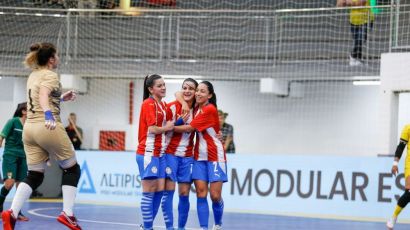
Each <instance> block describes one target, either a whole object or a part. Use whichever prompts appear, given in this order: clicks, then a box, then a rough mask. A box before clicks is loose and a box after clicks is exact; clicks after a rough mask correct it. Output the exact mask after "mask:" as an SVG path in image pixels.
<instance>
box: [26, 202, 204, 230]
mask: <svg viewBox="0 0 410 230" xmlns="http://www.w3.org/2000/svg"><path fill="white" fill-rule="evenodd" d="M54 209H61V207H52V208H36V209H30V210H28V213H30V214H31V215H33V216H39V217H44V218H49V219H56V218H57V216H50V215H45V214H41V213H38V211H45V210H54ZM76 209H78V208H76ZM78 220H79V221H81V222H88V223H95V224H112V225H123V226H134V227H139V224H130V223H120V222H112V221H99V220H85V219H78ZM154 227H155V228H160V229H166V227H164V226H154ZM185 229H187V230H200V229H198V228H185Z"/></svg>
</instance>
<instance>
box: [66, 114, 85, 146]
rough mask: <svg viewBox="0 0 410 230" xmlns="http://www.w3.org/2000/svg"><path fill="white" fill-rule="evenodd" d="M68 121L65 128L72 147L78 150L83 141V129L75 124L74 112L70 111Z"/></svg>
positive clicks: (75, 116)
mask: <svg viewBox="0 0 410 230" xmlns="http://www.w3.org/2000/svg"><path fill="white" fill-rule="evenodd" d="M68 122H69V124H68V126H67V127H66V128H65V130H66V131H67V134H68V137H69V138H70V140H71V142H72V143H73V146H74V149H75V150H80V149H81V144H82V143H83V130H82V129H81V128H80V127H78V126H77V115H76V114H75V113H70V116H69V117H68Z"/></svg>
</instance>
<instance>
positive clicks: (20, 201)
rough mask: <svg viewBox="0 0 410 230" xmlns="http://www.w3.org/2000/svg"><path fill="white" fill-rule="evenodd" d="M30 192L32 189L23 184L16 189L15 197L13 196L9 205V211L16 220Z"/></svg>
mask: <svg viewBox="0 0 410 230" xmlns="http://www.w3.org/2000/svg"><path fill="white" fill-rule="evenodd" d="M32 192H33V189H31V187H30V186H29V185H28V184H26V183H24V182H21V183H20V185H19V186H18V187H17V191H16V195H14V198H13V203H11V210H13V215H14V217H16V218H17V216H18V214H19V212H20V210H21V208H22V207H23V205H24V202H26V200H28V198H30V196H31V193H32Z"/></svg>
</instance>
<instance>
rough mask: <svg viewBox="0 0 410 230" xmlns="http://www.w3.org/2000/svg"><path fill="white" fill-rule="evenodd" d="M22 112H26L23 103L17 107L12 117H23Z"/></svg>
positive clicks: (25, 103)
mask: <svg viewBox="0 0 410 230" xmlns="http://www.w3.org/2000/svg"><path fill="white" fill-rule="evenodd" d="M23 110H26V111H27V102H23V103H20V104H18V105H17V109H16V111H15V112H14V115H13V117H22V116H23Z"/></svg>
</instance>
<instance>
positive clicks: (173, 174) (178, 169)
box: [165, 154, 194, 183]
mask: <svg viewBox="0 0 410 230" xmlns="http://www.w3.org/2000/svg"><path fill="white" fill-rule="evenodd" d="M165 159H166V162H167V167H166V169H165V173H166V177H167V178H169V179H171V180H172V181H174V182H178V183H191V182H192V164H193V162H194V158H192V157H178V156H174V155H172V154H165Z"/></svg>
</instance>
